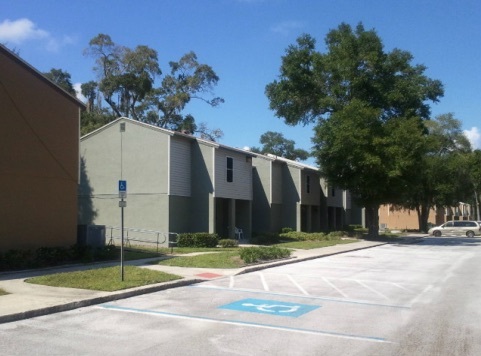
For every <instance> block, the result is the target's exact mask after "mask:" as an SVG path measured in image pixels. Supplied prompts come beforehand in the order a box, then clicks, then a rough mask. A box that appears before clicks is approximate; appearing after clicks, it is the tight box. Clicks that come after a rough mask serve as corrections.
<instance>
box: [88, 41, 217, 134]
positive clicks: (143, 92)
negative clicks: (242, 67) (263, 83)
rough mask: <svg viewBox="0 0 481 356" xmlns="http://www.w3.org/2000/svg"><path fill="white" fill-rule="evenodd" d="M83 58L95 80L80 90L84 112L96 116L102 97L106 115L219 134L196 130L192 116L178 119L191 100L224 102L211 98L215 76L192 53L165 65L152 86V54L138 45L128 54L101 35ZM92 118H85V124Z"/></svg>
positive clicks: (155, 58)
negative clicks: (92, 64) (92, 61)
mask: <svg viewBox="0 0 481 356" xmlns="http://www.w3.org/2000/svg"><path fill="white" fill-rule="evenodd" d="M85 55H88V56H91V57H93V58H94V59H95V63H96V66H95V67H94V71H95V73H96V74H97V77H98V81H91V82H88V83H84V84H83V85H82V93H83V95H84V96H85V97H86V98H87V101H88V107H89V108H90V109H89V111H90V112H95V111H96V115H97V116H98V115H102V114H101V112H102V110H100V108H101V104H100V103H101V100H98V98H99V97H101V98H103V99H104V100H105V101H106V102H107V103H108V105H109V108H110V110H111V116H114V117H119V116H126V117H131V118H133V119H135V120H139V121H142V122H147V123H150V124H153V125H157V126H159V127H163V128H167V129H171V130H179V131H187V132H189V133H192V134H193V133H194V132H199V133H200V134H201V136H202V137H204V138H207V139H212V140H215V139H217V138H219V137H221V136H222V135H223V133H222V131H221V130H219V129H208V128H207V125H206V124H205V123H201V124H199V125H197V124H196V123H195V118H194V116H192V114H183V111H184V109H185V107H186V105H187V104H188V103H189V102H190V101H191V100H192V99H199V100H202V101H203V102H205V103H206V104H208V105H210V106H212V107H215V106H217V105H219V104H221V103H223V102H224V100H223V99H222V98H220V97H212V94H213V88H214V87H215V86H216V85H217V83H218V81H219V77H218V76H217V75H216V73H215V72H214V70H213V69H212V68H211V67H210V66H208V65H207V64H202V63H199V62H198V59H197V56H196V54H195V53H194V52H189V53H187V54H185V55H183V56H182V57H181V58H180V60H179V61H178V62H175V61H171V62H169V66H170V72H169V74H167V75H165V76H164V77H163V79H162V80H161V81H160V85H159V86H156V83H157V79H158V78H160V77H161V75H162V71H161V69H160V66H159V61H158V54H157V51H156V50H154V49H152V48H150V47H148V46H145V45H139V46H137V47H135V48H134V49H131V48H128V47H125V46H121V45H118V44H116V43H115V42H113V40H112V39H111V37H110V36H109V35H106V34H99V35H97V36H96V37H94V38H93V39H91V40H90V42H89V47H88V48H87V49H86V50H85ZM94 116H95V115H93V114H90V119H92V118H93V117H94Z"/></svg>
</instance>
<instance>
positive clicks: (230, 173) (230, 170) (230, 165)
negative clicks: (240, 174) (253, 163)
mask: <svg viewBox="0 0 481 356" xmlns="http://www.w3.org/2000/svg"><path fill="white" fill-rule="evenodd" d="M227 181H228V182H233V181H234V159H233V158H232V157H227Z"/></svg>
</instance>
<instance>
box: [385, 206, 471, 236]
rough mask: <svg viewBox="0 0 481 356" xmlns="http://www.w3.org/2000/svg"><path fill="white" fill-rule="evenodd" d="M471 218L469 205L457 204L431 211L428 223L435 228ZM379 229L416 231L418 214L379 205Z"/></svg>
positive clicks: (413, 211)
mask: <svg viewBox="0 0 481 356" xmlns="http://www.w3.org/2000/svg"><path fill="white" fill-rule="evenodd" d="M471 218H472V217H471V207H470V206H469V204H465V203H459V204H458V205H457V206H454V207H449V208H439V209H435V208H433V209H431V211H430V212H429V218H428V223H429V224H431V225H435V226H437V225H441V224H443V223H445V222H446V221H450V220H470V219H471ZM379 227H380V228H381V229H389V230H418V229H419V220H418V214H417V212H416V210H408V209H399V208H397V207H396V206H394V205H391V204H386V205H381V207H380V208H379Z"/></svg>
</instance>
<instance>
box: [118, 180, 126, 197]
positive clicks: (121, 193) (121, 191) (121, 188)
mask: <svg viewBox="0 0 481 356" xmlns="http://www.w3.org/2000/svg"><path fill="white" fill-rule="evenodd" d="M126 196H127V181H126V180H119V197H120V198H125V197H126Z"/></svg>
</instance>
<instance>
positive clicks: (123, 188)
mask: <svg viewBox="0 0 481 356" xmlns="http://www.w3.org/2000/svg"><path fill="white" fill-rule="evenodd" d="M119 198H120V201H119V207H120V229H121V231H122V233H121V236H122V238H121V242H120V279H121V281H122V282H123V281H124V208H125V207H126V206H127V202H126V201H125V200H124V198H127V181H126V180H119Z"/></svg>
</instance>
